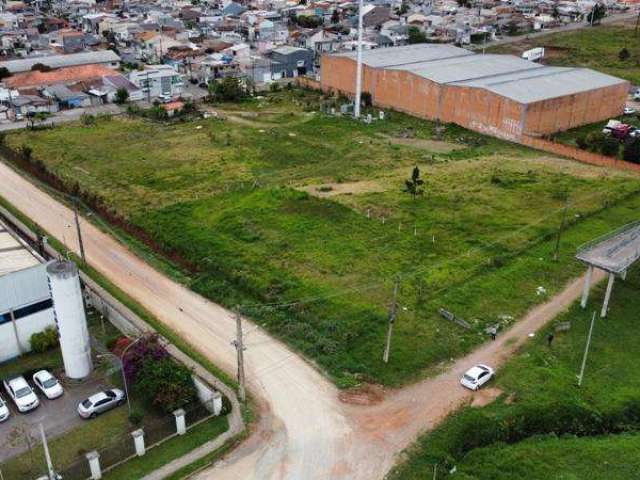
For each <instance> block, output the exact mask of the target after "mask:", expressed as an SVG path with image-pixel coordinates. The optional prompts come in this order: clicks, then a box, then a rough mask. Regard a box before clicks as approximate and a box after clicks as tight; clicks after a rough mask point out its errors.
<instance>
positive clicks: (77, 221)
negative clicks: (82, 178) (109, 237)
mask: <svg viewBox="0 0 640 480" xmlns="http://www.w3.org/2000/svg"><path fill="white" fill-rule="evenodd" d="M78 203H79V202H78V199H77V198H74V199H73V216H74V217H75V220H76V233H77V234H78V246H79V247H80V257H81V258H82V263H87V259H86V257H85V255H84V242H83V241H82V231H81V230H80V217H79V216H78Z"/></svg>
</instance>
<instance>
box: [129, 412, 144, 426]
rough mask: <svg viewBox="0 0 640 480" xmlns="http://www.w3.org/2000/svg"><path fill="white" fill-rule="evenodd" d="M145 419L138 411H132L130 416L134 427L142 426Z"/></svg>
mask: <svg viewBox="0 0 640 480" xmlns="http://www.w3.org/2000/svg"><path fill="white" fill-rule="evenodd" d="M143 419H144V414H143V413H142V412H141V411H140V410H138V409H134V410H132V411H131V413H130V414H129V421H130V422H131V423H132V424H133V425H140V424H141V423H142V420H143Z"/></svg>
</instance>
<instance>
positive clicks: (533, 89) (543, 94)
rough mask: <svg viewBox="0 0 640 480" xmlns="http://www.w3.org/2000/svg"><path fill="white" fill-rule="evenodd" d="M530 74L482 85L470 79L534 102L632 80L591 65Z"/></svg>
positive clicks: (497, 90) (518, 99)
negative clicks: (599, 69)
mask: <svg viewBox="0 0 640 480" xmlns="http://www.w3.org/2000/svg"><path fill="white" fill-rule="evenodd" d="M529 73H530V75H529V76H528V77H521V78H517V79H513V78H511V79H502V78H501V77H495V78H494V79H493V80H494V81H493V82H484V84H479V85H474V82H470V83H469V85H470V86H478V87H481V88H485V89H487V90H489V91H491V92H494V93H496V94H498V95H501V96H503V97H507V98H510V99H512V100H514V101H516V102H519V103H534V102H540V101H543V100H549V99H552V98H558V97H564V96H566V95H573V94H576V93H580V92H587V91H589V90H596V89H599V88H604V87H611V86H614V85H620V84H623V83H628V82H627V81H626V80H622V79H620V78H616V77H612V76H611V75H606V74H604V73H600V72H596V71H595V70H589V69H587V68H560V67H545V68H542V69H540V70H537V71H532V72H529Z"/></svg>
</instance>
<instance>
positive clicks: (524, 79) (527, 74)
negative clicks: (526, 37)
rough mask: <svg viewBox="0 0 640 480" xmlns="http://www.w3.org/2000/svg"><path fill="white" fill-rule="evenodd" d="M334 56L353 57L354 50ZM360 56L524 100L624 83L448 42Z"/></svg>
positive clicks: (372, 62)
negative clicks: (486, 52) (448, 43)
mask: <svg viewBox="0 0 640 480" xmlns="http://www.w3.org/2000/svg"><path fill="white" fill-rule="evenodd" d="M337 56H342V57H348V58H351V59H353V60H355V59H356V53H355V52H349V53H341V54H338V55H337ZM362 58H363V63H364V64H365V65H368V66H370V67H373V68H387V69H390V70H403V71H407V72H411V73H412V74H414V75H417V76H420V77H422V78H426V79H428V80H431V81H432V82H436V83H439V84H450V85H457V86H466V87H471V88H481V89H485V90H488V91H491V92H493V93H495V94H497V95H500V96H503V97H506V98H509V99H511V100H514V101H516V102H519V103H523V104H528V103H534V102H540V101H544V100H549V99H552V98H557V97H562V96H566V95H572V94H576V93H580V92H586V91H589V90H596V89H599V88H603V87H610V86H614V85H620V84H624V83H628V82H627V81H626V80H622V79H620V78H616V77H612V76H610V75H606V74H604V73H600V72H596V71H594V70H589V69H586V68H565V67H548V66H545V65H541V64H538V63H534V62H530V61H528V60H524V59H522V58H519V57H516V56H513V55H495V54H486V55H480V54H474V53H473V52H470V51H468V50H464V49H462V48H458V47H454V46H452V45H436V44H420V45H407V46H404V47H392V48H383V49H376V50H368V51H364V52H363V53H362Z"/></svg>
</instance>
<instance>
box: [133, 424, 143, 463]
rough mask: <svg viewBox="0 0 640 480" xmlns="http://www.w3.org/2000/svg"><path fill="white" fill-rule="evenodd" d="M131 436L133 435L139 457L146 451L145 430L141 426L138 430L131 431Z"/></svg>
mask: <svg viewBox="0 0 640 480" xmlns="http://www.w3.org/2000/svg"><path fill="white" fill-rule="evenodd" d="M131 436H132V437H133V442H134V444H135V446H136V455H138V456H139V457H141V456H143V455H144V454H145V451H146V450H145V448H144V431H143V430H142V429H141V428H139V429H138V430H135V431H133V432H131Z"/></svg>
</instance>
